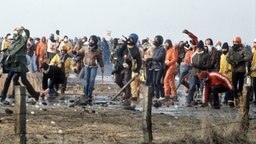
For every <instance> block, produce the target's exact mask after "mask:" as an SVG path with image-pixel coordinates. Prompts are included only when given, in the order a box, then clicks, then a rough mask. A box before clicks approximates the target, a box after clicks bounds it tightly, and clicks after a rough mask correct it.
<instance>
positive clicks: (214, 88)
mask: <svg viewBox="0 0 256 144" xmlns="http://www.w3.org/2000/svg"><path fill="white" fill-rule="evenodd" d="M197 77H198V78H199V79H201V80H203V82H204V88H203V95H202V102H203V105H204V106H206V105H207V103H208V100H209V98H210V94H211V93H212V107H213V108H215V109H219V108H220V103H219V96H218V94H219V93H222V92H228V91H233V85H232V84H231V82H230V81H229V80H228V78H227V77H225V76H223V75H222V74H220V73H218V72H207V71H202V72H200V73H198V74H197Z"/></svg>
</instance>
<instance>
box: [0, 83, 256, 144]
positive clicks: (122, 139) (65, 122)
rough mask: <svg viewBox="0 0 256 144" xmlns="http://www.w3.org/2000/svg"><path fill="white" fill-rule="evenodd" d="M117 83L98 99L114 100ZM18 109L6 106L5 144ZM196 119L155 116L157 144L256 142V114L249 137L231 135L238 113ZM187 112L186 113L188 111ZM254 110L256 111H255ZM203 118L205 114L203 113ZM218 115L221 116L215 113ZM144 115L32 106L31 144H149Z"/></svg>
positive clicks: (103, 88)
mask: <svg viewBox="0 0 256 144" xmlns="http://www.w3.org/2000/svg"><path fill="white" fill-rule="evenodd" d="M68 91H69V93H70V94H75V93H77V94H81V87H79V85H78V86H72V87H71V88H69V90H68ZM117 91H118V87H117V86H116V85H114V84H107V82H106V83H105V84H99V83H98V84H97V86H96V88H95V94H96V95H102V94H105V95H113V94H115V93H116V92H117ZM6 109H10V110H13V107H12V106H7V107H3V106H0V129H1V131H0V141H1V144H10V143H13V139H14V136H15V135H14V115H15V114H7V113H6V112H5V111H6ZM189 109H194V110H195V111H197V113H196V112H195V113H194V114H193V113H192V114H190V115H186V114H179V115H168V114H165V113H161V112H159V113H153V114H152V126H153V139H154V140H153V142H154V143H177V144H178V143H187V144H189V143H191V144H192V143H193V144H194V143H205V144H206V143H209V144H210V143H212V144H213V143H220V144H224V143H225V144H226V143H230V144H233V143H237V144H240V143H243V144H244V143H256V124H255V119H254V117H253V116H254V113H255V111H252V112H251V113H252V114H253V116H251V119H250V128H249V131H248V133H247V135H241V134H239V135H230V133H229V132H230V130H232V128H234V127H236V125H237V123H238V122H237V121H236V119H235V115H234V112H236V111H237V110H236V109H232V110H230V109H225V110H224V109H221V110H213V109H210V108H189ZM186 110H187V109H185V111H186ZM253 110H254V109H253ZM198 113H199V114H198ZM215 113H216V114H215ZM142 118H143V115H142V112H141V111H130V110H124V109H122V108H120V106H116V107H106V106H93V107H78V106H77V107H68V106H63V105H58V104H56V105H50V106H38V105H36V106H32V105H28V106H27V135H26V136H27V143H28V144H37V143H38V144H103V143H105V144H112V143H113V144H116V143H117V144H132V143H134V144H137V143H143V132H142Z"/></svg>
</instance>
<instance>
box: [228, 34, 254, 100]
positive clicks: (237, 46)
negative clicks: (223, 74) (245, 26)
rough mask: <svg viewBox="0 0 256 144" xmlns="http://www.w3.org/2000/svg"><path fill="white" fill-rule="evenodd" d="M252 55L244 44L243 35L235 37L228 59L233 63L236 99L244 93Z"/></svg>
mask: <svg viewBox="0 0 256 144" xmlns="http://www.w3.org/2000/svg"><path fill="white" fill-rule="evenodd" d="M251 57H252V55H251V53H250V52H249V51H248V50H247V49H246V48H245V47H244V46H243V44H242V39H241V37H239V36H236V37H234V39H233V46H232V48H231V49H230V50H229V52H228V55H227V61H228V63H229V64H231V71H232V83H233V86H234V96H235V99H238V97H239V96H241V95H242V90H243V85H244V76H245V73H246V62H249V61H250V60H251ZM238 85H239V86H238Z"/></svg>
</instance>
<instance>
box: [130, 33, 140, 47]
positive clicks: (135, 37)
mask: <svg viewBox="0 0 256 144" xmlns="http://www.w3.org/2000/svg"><path fill="white" fill-rule="evenodd" d="M138 39H139V37H138V35H137V34H135V33H131V34H130V35H129V38H128V40H127V44H129V45H135V44H136V43H137V41H138Z"/></svg>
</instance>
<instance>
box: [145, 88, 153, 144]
mask: <svg viewBox="0 0 256 144" xmlns="http://www.w3.org/2000/svg"><path fill="white" fill-rule="evenodd" d="M143 90H144V101H143V122H142V127H143V140H144V143H147V144H151V143H152V140H153V135H152V121H151V111H152V95H153V88H152V86H145V87H144V89H143Z"/></svg>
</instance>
